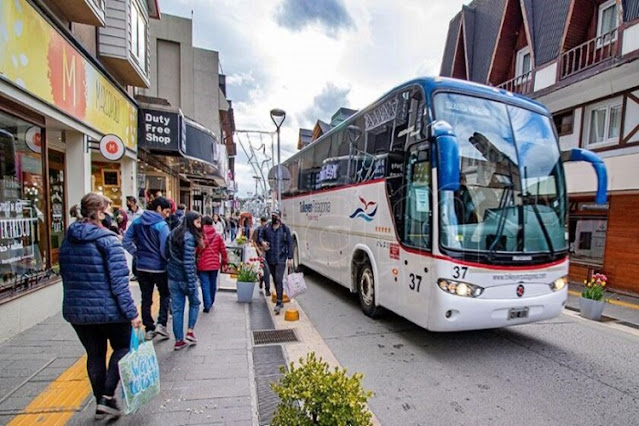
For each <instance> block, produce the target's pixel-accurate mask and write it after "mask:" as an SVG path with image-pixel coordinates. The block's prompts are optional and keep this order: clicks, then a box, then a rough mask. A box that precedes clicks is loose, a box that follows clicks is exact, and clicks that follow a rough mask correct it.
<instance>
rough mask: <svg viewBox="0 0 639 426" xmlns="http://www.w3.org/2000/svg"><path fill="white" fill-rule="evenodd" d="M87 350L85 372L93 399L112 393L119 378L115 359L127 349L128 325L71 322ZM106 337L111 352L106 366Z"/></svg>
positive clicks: (125, 323)
mask: <svg viewBox="0 0 639 426" xmlns="http://www.w3.org/2000/svg"><path fill="white" fill-rule="evenodd" d="M71 325H72V326H73V328H74V330H75V332H76V333H77V335H78V337H79V338H80V342H81V343H82V346H84V349H85V350H86V351H87V373H88V374H89V380H90V381H91V387H92V388H93V395H94V396H95V398H96V399H99V398H100V397H101V396H103V395H104V396H113V394H114V393H115V388H116V387H117V386H118V382H119V381H120V371H119V370H118V361H120V359H122V357H123V356H124V355H126V354H127V353H128V352H129V343H130V340H131V324H130V323H128V322H116V323H106V324H71ZM107 340H108V341H109V343H110V344H111V348H112V349H113V353H112V354H111V359H109V367H108V369H107V363H106V357H107Z"/></svg>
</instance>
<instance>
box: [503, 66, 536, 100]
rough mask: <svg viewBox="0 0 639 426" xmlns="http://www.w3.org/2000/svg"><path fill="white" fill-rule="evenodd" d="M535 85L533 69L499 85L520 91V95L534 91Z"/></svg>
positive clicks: (513, 90)
mask: <svg viewBox="0 0 639 426" xmlns="http://www.w3.org/2000/svg"><path fill="white" fill-rule="evenodd" d="M534 86H535V80H534V79H533V72H532V70H531V71H528V72H527V73H525V74H521V75H518V76H517V77H515V78H513V79H511V80H508V81H505V82H503V83H501V84H500V85H499V86H497V87H499V88H500V89H504V90H508V91H509V92H513V93H519V94H520V95H527V94H529V93H532V92H533V89H534Z"/></svg>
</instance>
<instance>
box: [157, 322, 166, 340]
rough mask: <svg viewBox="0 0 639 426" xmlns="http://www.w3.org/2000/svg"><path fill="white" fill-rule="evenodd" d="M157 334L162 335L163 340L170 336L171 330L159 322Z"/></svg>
mask: <svg viewBox="0 0 639 426" xmlns="http://www.w3.org/2000/svg"><path fill="white" fill-rule="evenodd" d="M155 334H157V335H159V336H161V337H162V340H166V339H168V338H169V331H168V330H167V329H166V325H162V324H158V326H157V327H156V328H155Z"/></svg>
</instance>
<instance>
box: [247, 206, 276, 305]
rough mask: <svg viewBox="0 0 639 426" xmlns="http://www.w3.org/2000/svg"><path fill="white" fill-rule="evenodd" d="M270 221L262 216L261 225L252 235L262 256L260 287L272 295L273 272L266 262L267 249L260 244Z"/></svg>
mask: <svg viewBox="0 0 639 426" xmlns="http://www.w3.org/2000/svg"><path fill="white" fill-rule="evenodd" d="M267 223H268V220H267V219H266V216H262V217H261V218H260V226H258V227H257V228H256V229H255V230H254V231H253V234H252V235H251V241H253V244H254V245H255V249H256V250H257V254H258V255H259V256H260V263H261V266H262V276H261V277H260V289H261V288H264V294H265V295H266V296H270V295H271V272H270V271H269V269H268V263H267V262H266V250H264V249H263V248H262V247H261V246H260V244H259V240H260V234H261V233H262V231H264V227H265V226H266V224H267Z"/></svg>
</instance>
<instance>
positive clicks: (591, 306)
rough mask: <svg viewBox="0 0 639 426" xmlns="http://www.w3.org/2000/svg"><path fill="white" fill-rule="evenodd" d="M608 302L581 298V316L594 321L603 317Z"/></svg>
mask: <svg viewBox="0 0 639 426" xmlns="http://www.w3.org/2000/svg"><path fill="white" fill-rule="evenodd" d="M605 306H606V302H605V301H604V300H592V299H585V298H583V297H582V298H581V299H579V311H580V313H581V316H582V317H584V318H588V319H591V320H594V321H599V319H601V314H602V313H603V310H604V307H605Z"/></svg>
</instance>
